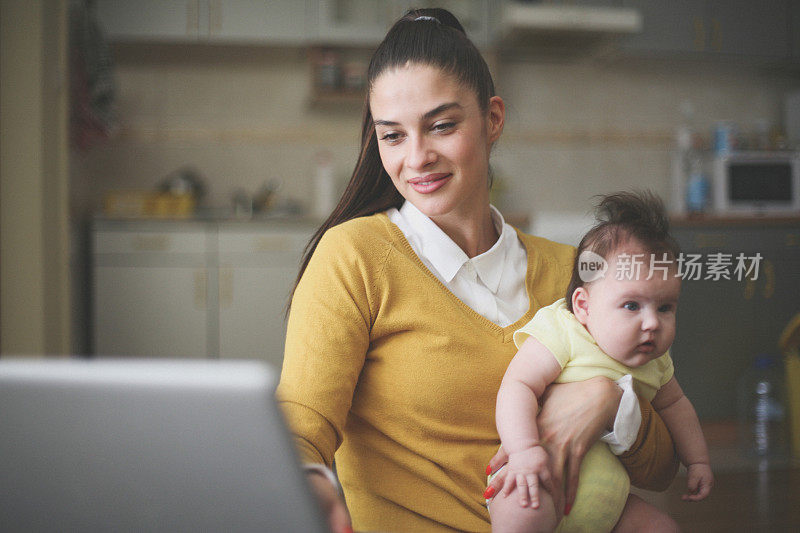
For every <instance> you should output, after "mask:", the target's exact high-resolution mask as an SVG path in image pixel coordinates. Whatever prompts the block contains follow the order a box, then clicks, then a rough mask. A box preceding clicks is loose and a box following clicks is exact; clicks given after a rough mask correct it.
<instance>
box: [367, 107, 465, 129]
mask: <svg viewBox="0 0 800 533" xmlns="http://www.w3.org/2000/svg"><path fill="white" fill-rule="evenodd" d="M456 108H457V109H462V108H463V106H462V105H461V104H459V103H458V102H448V103H446V104H442V105H440V106H436V107H434V108H433V109H431V110H430V111H428V112H426V113H425V114H424V115H422V117H420V119H421V120H429V119H431V118H433V117H435V116H436V115H438V114H439V113H443V112H444V111H447V110H449V109H456ZM373 124H375V125H376V126H398V125H399V123H398V122H394V121H391V120H381V119H378V120H375V121H373Z"/></svg>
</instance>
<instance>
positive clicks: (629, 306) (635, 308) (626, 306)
mask: <svg viewBox="0 0 800 533" xmlns="http://www.w3.org/2000/svg"><path fill="white" fill-rule="evenodd" d="M622 307H623V308H624V309H627V310H628V311H638V310H639V304H638V303H636V302H625V303H624V304H622Z"/></svg>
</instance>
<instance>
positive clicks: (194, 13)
mask: <svg viewBox="0 0 800 533" xmlns="http://www.w3.org/2000/svg"><path fill="white" fill-rule="evenodd" d="M199 28H200V9H199V7H198V5H197V0H188V1H187V2H186V33H187V35H196V34H197V32H198V31H199Z"/></svg>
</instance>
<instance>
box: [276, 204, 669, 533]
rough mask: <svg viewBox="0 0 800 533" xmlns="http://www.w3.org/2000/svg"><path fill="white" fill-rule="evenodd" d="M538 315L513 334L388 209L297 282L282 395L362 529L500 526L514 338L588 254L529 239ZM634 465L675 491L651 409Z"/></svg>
mask: <svg viewBox="0 0 800 533" xmlns="http://www.w3.org/2000/svg"><path fill="white" fill-rule="evenodd" d="M519 237H520V239H521V241H522V242H523V244H524V245H525V248H526V250H527V254H528V271H527V282H526V286H527V291H528V296H529V298H530V302H531V305H530V309H529V310H528V312H527V313H525V315H524V316H523V317H521V318H520V319H519V320H518V321H517V322H515V323H514V324H511V325H509V326H507V327H505V328H502V327H500V326H498V325H496V324H494V323H492V322H491V321H489V320H487V319H486V318H484V317H482V316H481V315H479V314H478V313H476V312H475V311H473V310H472V309H471V308H469V307H468V306H467V305H465V304H464V303H463V302H461V301H460V300H459V299H457V298H456V297H455V296H454V295H453V294H452V293H451V292H450V291H449V290H448V289H446V288H445V287H444V286H443V285H442V284H441V283H440V282H439V281H438V280H437V279H436V278H435V277H434V276H433V274H431V272H430V271H429V270H428V269H427V268H426V267H425V266H424V265H423V264H422V262H421V261H420V259H419V258H418V257H417V255H416V254H415V253H414V251H413V250H412V249H411V246H410V245H409V244H408V241H407V240H406V239H405V237H404V236H403V234H402V232H401V231H400V230H399V229H398V228H397V226H395V225H394V224H392V223H391V222H390V221H389V219H388V218H387V217H386V216H385V215H383V214H377V215H372V216H369V217H363V218H358V219H355V220H351V221H349V222H346V223H343V224H341V225H339V226H336V227H334V228H332V229H330V230H329V231H328V232H327V233H326V234H325V235H324V236H323V238H322V239H321V241H320V243H319V246H318V247H317V249H316V251H315V252H314V255H313V257H312V258H311V261H310V262H309V264H308V267H307V269H306V271H305V273H304V275H303V277H302V280H301V281H300V284H299V285H298V287H297V290H296V292H295V294H294V299H293V301H292V308H291V312H290V316H289V323H288V330H287V335H286V351H285V357H284V363H283V371H282V374H281V381H280V385H279V387H278V393H277V394H278V399H279V401H280V402H281V406H282V408H283V411H284V413H285V416H286V419H287V421H288V423H289V425H290V426H291V428H292V431H293V433H294V434H295V437H296V442H297V446H298V449H299V453H300V457H301V460H302V461H304V462H313V463H325V464H326V465H329V466H330V465H331V464H332V462H333V459H334V453H335V457H336V469H337V474H338V476H339V479H340V481H341V484H342V488H343V490H344V494H345V498H346V501H347V506H348V508H349V510H350V513H351V516H352V519H353V525H354V528H355V529H356V530H378V531H403V532H411V531H425V532H430V531H453V530H456V531H488V530H489V529H490V523H489V515H488V513H487V510H486V506H485V502H484V500H483V496H482V494H483V491H484V489H485V487H486V475H485V468H486V464H487V462H488V460H489V458H491V457H492V455H493V454H494V453H495V452H496V451H497V447H498V446H499V444H500V439H499V437H498V435H497V430H496V428H495V421H494V413H495V399H496V395H497V390H498V388H499V386H500V381H501V380H502V377H503V374H504V372H505V370H506V367H507V366H508V363H509V362H510V361H511V358H512V357H513V356H514V353H515V352H516V349H515V347H514V343H513V341H512V334H513V333H514V331H515V330H516V329H518V328H519V327H520V326H522V325H523V324H525V323H526V322H528V320H530V319H531V317H532V316H533V315H534V314H535V313H536V311H537V310H538V309H539V308H540V307H542V306H545V305H548V304H550V303H552V302H554V301H555V300H556V299H558V298H560V297H562V296H563V295H564V291H565V289H566V285H567V283H568V281H569V277H570V272H571V268H572V259H573V257H574V249H573V248H572V247H569V246H566V245H563V244H557V243H554V242H551V241H548V240H545V239H542V238H538V237H533V236H529V235H524V234H521V233H520V234H519ZM643 415H644V417H643V418H644V423H643V424H642V430H641V431H640V434H639V438H638V439H637V444H636V445H635V446H634V448H633V451H632V452H629V453H628V454H626V456H627V457H625V458H623V461H624V462H627V463H628V464H629V465H630V466H631V469H632V471H631V478H632V481H633V482H634V483H636V484H639V485H643V484H644V485H650V486H659V485H660V486H663V485H665V484H667V483H668V482H669V481H670V480H671V479H672V476H673V475H674V473H675V468H676V467H677V463H676V462H675V459H674V450H673V447H672V442H671V440H670V438H669V434H668V433H667V431H666V429H665V428H664V426H663V423H662V422H661V421H660V419H658V417H657V416H651V410H650V409H649V405H647V404H643Z"/></svg>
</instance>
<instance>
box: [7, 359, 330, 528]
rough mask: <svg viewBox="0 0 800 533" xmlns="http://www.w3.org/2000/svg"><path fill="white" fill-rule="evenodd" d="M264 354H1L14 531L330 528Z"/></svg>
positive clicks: (10, 515) (9, 513) (9, 519)
mask: <svg viewBox="0 0 800 533" xmlns="http://www.w3.org/2000/svg"><path fill="white" fill-rule="evenodd" d="M276 382H277V379H276V375H275V373H274V372H273V371H272V370H271V369H270V368H269V367H268V366H266V365H264V364H262V363H258V362H255V361H237V362H232V361H227V362H226V361H163V360H162V361H152V360H114V361H102V360H100V361H92V360H0V480H2V481H1V482H0V524H2V525H3V526H2V529H3V530H6V531H110V530H113V531H170V532H174V531H280V532H284V531H285V532H292V531H298V532H313V531H324V530H325V528H324V526H323V524H324V520H323V519H322V517H321V515H320V513H319V510H318V508H317V506H316V503H315V501H314V499H313V498H312V496H311V494H310V493H309V492H308V489H307V486H306V484H305V477H304V475H303V474H302V471H301V469H300V467H299V465H298V463H297V461H296V458H295V455H294V450H293V446H292V442H291V438H290V436H289V435H288V433H287V431H286V429H285V426H284V423H283V419H282V417H281V414H280V412H279V409H278V407H277V404H276V402H275V399H274V391H275V386H276Z"/></svg>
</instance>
